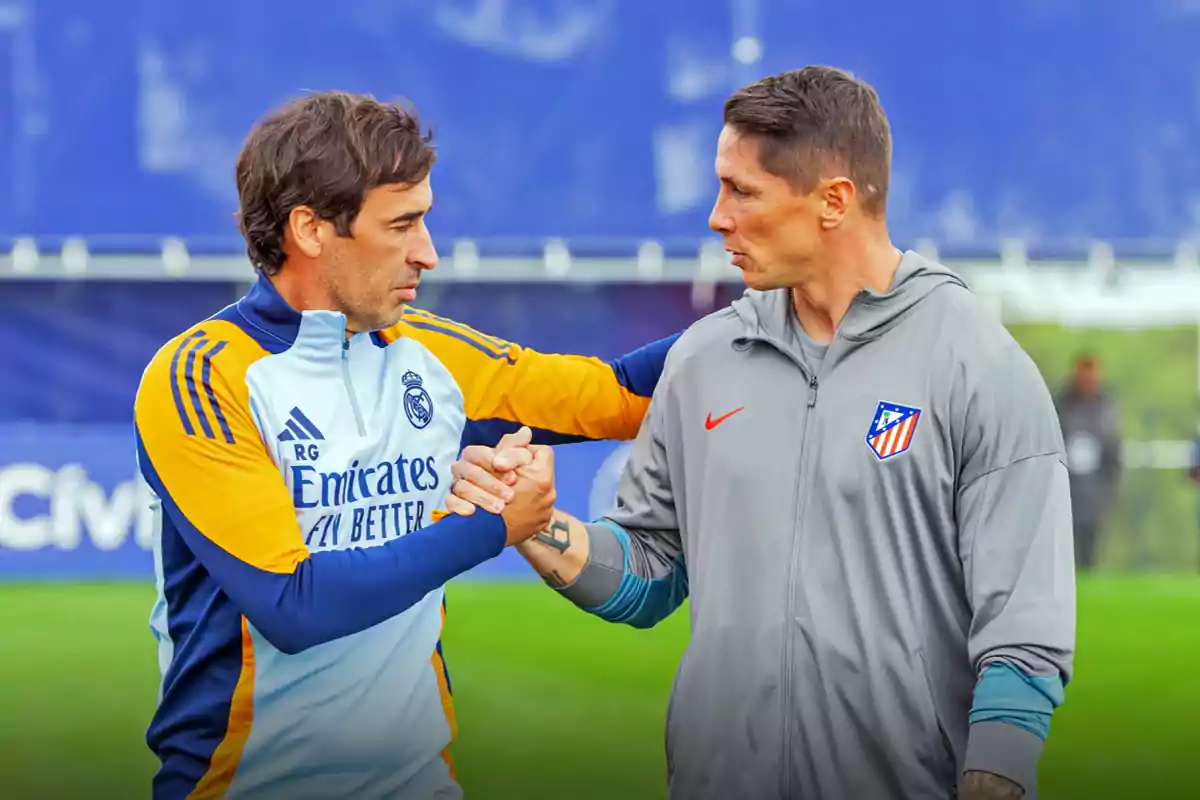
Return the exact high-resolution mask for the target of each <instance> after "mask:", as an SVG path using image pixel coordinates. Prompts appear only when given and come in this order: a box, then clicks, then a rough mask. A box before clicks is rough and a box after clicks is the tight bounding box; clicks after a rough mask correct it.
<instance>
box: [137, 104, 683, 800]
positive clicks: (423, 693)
mask: <svg viewBox="0 0 1200 800" xmlns="http://www.w3.org/2000/svg"><path fill="white" fill-rule="evenodd" d="M433 163H434V152H433V149H432V147H431V145H430V141H429V137H428V135H427V134H424V133H422V131H421V128H420V125H419V122H418V119H417V117H416V115H415V114H413V113H412V112H411V111H410V110H408V109H406V108H403V107H401V106H398V105H394V104H386V103H380V102H377V101H375V100H374V99H372V98H370V97H364V96H360V95H350V94H346V93H341V92H322V93H317V94H313V95H309V96H307V97H304V98H302V99H300V100H297V101H295V102H293V103H290V104H288V105H286V106H285V107H283V108H282V109H280V110H278V111H276V112H274V113H272V114H271V115H270V116H268V117H267V118H266V119H264V120H263V121H262V122H261V123H260V124H259V125H258V126H256V128H255V129H254V131H253V132H252V133H251V134H250V136H249V138H248V140H247V141H246V143H245V147H244V149H243V151H242V153H241V155H240V157H239V158H238V161H237V185H238V194H239V197H240V201H241V203H240V205H241V207H240V213H239V219H240V223H241V228H242V233H243V235H244V237H245V240H246V249H247V252H248V254H249V257H250V261H251V262H252V263H253V264H254V266H255V268H256V269H257V270H258V272H259V278H258V281H257V283H256V284H255V285H254V286H253V288H252V289H251V290H250V291H249V293H248V294H247V295H246V296H245V297H243V298H242V299H240V300H239V301H238V302H236V303H234V304H233V305H230V306H229V307H228V308H225V309H224V310H222V311H220V312H219V313H217V314H216V315H214V316H213V317H212V318H211V319H208V320H205V321H203V322H201V323H199V324H197V325H194V326H192V327H191V328H190V329H188V330H186V331H184V332H183V333H181V334H179V335H178V336H176V337H175V338H174V339H172V340H171V341H170V342H168V343H167V344H166V345H165V346H164V347H163V348H162V349H161V350H160V351H159V352H158V354H157V355H156V356H155V357H154V359H153V360H152V361H151V363H150V365H149V366H148V367H147V369H146V371H145V374H144V376H143V379H142V382H141V385H140V387H139V390H138V395H137V400H136V406H135V421H136V429H137V444H138V451H137V456H138V464H139V467H140V470H141V474H142V475H143V476H144V478H145V479H146V481H147V483H148V484H149V486H150V488H151V490H152V491H153V494H154V506H155V519H156V520H157V530H156V535H155V541H154V555H155V564H156V573H157V577H158V601H157V603H156V604H155V607H154V610H153V612H152V615H151V627H152V629H153V631H154V633H155V636H156V638H157V639H158V642H159V664H160V667H161V670H162V684H161V689H160V698H159V704H158V709H157V711H156V713H155V715H154V718H153V720H152V722H151V724H150V726H149V730H148V731H147V741H148V743H149V745H150V747H151V749H152V750H153V751H154V753H155V754H156V755H157V756H158V758H159V760H160V762H161V767H160V769H159V771H158V773H157V775H156V776H155V779H154V787H153V794H154V797H155V798H172V800H174V798H182V797H216V796H224V797H230V798H235V797H237V798H242V797H248V798H272V800H273V799H274V798H285V797H286V798H289V799H290V800H297V799H299V798H313V799H314V800H317V799H318V798H319V799H320V800H327V799H328V798H340V797H355V798H363V800H374V799H375V798H385V797H386V798H389V800H400V799H401V798H414V799H416V798H420V800H426V799H427V798H433V797H439V798H441V797H457V796H459V795H460V794H461V792H460V789H459V787H458V784H457V782H456V780H455V776H454V765H453V761H452V760H451V758H450V756H449V753H448V751H447V748H448V747H449V745H450V743H451V741H452V740H453V739H454V735H455V731H456V723H455V718H454V710H453V704H452V701H451V695H450V679H449V674H448V672H447V671H446V666H445V662H444V660H443V657H442V646H441V631H442V622H443V619H444V614H445V607H444V604H443V594H442V587H443V584H445V582H446V581H447V580H449V579H450V578H452V577H454V576H456V575H458V574H461V573H463V572H465V571H467V570H469V569H471V568H472V567H474V566H476V565H478V564H480V563H481V562H483V561H486V560H488V559H490V558H492V557H493V556H496V555H497V554H499V553H500V551H501V550H502V549H503V548H504V547H505V546H506V545H512V544H515V543H516V542H518V541H521V540H523V539H525V538H527V537H529V536H530V535H532V534H533V533H535V532H536V531H539V530H542V529H544V528H545V527H546V526H547V525H548V523H549V519H550V516H549V515H550V512H551V510H552V508H553V504H554V497H555V492H554V481H553V472H552V469H551V467H552V463H553V457H552V452H551V451H550V449H549V447H548V446H547V445H550V444H555V443H561V442H569V441H579V440H584V439H607V438H612V439H631V438H633V437H634V436H635V435H636V433H637V430H638V427H639V425H640V424H641V421H642V418H643V415H644V413H645V411H646V408H647V407H648V405H649V396H650V394H651V393H652V391H653V389H654V385H655V383H656V381H657V380H658V375H659V372H660V371H661V368H662V363H663V358H664V356H665V353H666V350H667V348H668V347H669V345H670V342H671V340H670V339H667V340H663V341H662V342H659V343H655V344H653V345H647V346H646V347H645V348H642V349H641V350H639V351H635V352H634V353H631V354H629V355H628V356H625V357H623V358H621V359H618V360H616V361H615V362H612V363H605V362H602V361H600V360H598V359H594V358H585V357H581V356H565V355H564V356H556V355H543V354H541V353H537V352H534V351H532V350H528V349H525V348H522V347H520V346H518V345H516V344H513V343H510V342H505V341H502V340H500V339H496V338H494V337H491V336H487V335H484V334H482V333H479V332H478V331H475V330H473V329H471V328H469V327H467V326H465V325H460V324H459V323H456V322H452V321H450V320H447V319H443V318H440V317H437V316H434V315H432V314H429V313H426V312H423V311H419V310H417V309H415V308H412V307H411V306H409V305H408V304H409V303H411V302H413V300H414V299H415V298H416V293H417V287H418V284H419V283H420V280H421V276H422V274H423V273H425V272H426V271H428V270H431V269H434V267H436V265H437V252H436V250H435V249H434V246H433V241H432V238H431V236H430V232H429V228H428V227H427V225H426V219H427V215H428V213H429V211H430V208H431V206H432V202H433V193H432V189H431V188H430V170H431V168H432V166H433ZM520 424H524V425H528V426H531V427H532V428H534V429H536V431H537V433H536V441H535V442H534V444H535V447H536V452H537V457H536V460H535V463H533V464H531V465H530V466H531V470H532V471H531V472H529V473H527V474H526V475H525V476H524V477H523V478H522V479H521V480H520V481H517V482H515V483H514V484H513V485H511V486H506V487H505V491H504V497H503V498H502V499H503V500H504V501H505V503H500V502H497V504H495V505H494V506H492V507H488V508H485V509H483V510H482V511H481V512H480V513H478V514H476V515H473V516H470V517H463V516H451V517H446V518H440V519H439V518H437V517H436V516H435V513H434V512H435V510H436V509H440V508H442V507H443V505H444V500H445V497H446V492H447V490H448V489H449V486H450V480H451V476H450V472H449V469H450V464H451V462H452V461H453V460H454V459H455V457H456V456H457V455H458V453H459V450H460V448H461V447H462V446H463V445H470V444H471V443H473V442H478V443H491V444H494V443H495V442H496V440H497V439H499V437H500V436H501V434H503V433H504V432H505V431H511V430H515V429H516V428H517V426H518V425H520Z"/></svg>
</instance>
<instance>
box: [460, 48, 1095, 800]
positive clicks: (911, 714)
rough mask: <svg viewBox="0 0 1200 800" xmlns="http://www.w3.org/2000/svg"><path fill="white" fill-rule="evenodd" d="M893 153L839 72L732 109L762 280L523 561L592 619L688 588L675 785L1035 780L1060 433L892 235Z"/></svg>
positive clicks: (811, 73)
mask: <svg viewBox="0 0 1200 800" xmlns="http://www.w3.org/2000/svg"><path fill="white" fill-rule="evenodd" d="M890 156H891V139H890V133H889V128H888V123H887V119H886V117H885V115H884V113H883V110H882V109H881V108H880V105H879V101H878V97H877V96H876V94H875V92H874V90H873V89H872V88H871V87H870V86H868V85H866V84H864V83H863V82H861V81H859V80H857V79H855V78H853V77H851V76H849V75H847V74H846V73H844V72H841V71H839V70H834V69H829V68H824V67H809V68H805V69H802V70H798V71H792V72H786V73H783V74H781V75H778V76H775V77H771V78H767V79H764V80H762V81H760V82H758V83H755V84H752V85H750V86H748V87H746V88H744V89H742V90H740V91H739V92H737V93H736V94H735V95H734V96H733V97H732V98H730V100H729V101H728V102H727V104H726V107H725V128H724V131H723V132H722V134H721V137H720V140H719V142H718V146H717V159H716V169H717V176H718V178H719V179H720V191H719V194H718V197H717V200H716V205H715V207H714V209H713V212H712V215H711V219H710V224H711V226H712V227H713V229H714V230H716V231H717V232H719V233H720V234H721V235H722V236H723V237H724V240H725V244H726V248H727V249H728V250H729V251H730V252H731V253H733V256H734V258H733V260H734V263H735V264H736V265H737V266H738V267H739V268H740V269H741V270H742V273H743V275H744V278H745V281H746V283H747V285H748V287H749V290H748V291H747V292H746V294H745V296H744V297H743V298H741V299H740V300H738V301H737V302H735V303H734V304H733V305H732V307H730V308H727V309H723V310H721V311H718V312H716V313H714V314H712V315H710V316H708V317H706V318H704V319H703V320H701V321H699V322H698V323H696V324H695V325H694V326H692V327H691V328H690V329H689V330H688V331H687V332H686V333H685V334H684V335H683V336H682V337H681V338H680V339H679V341H678V342H677V343H676V344H675V345H674V347H673V348H672V350H671V352H670V354H669V355H668V358H667V363H666V367H665V369H664V372H663V374H662V377H661V378H660V380H659V382H658V385H657V389H656V391H655V393H654V399H653V401H652V403H651V406H650V409H649V412H648V414H647V418H646V421H645V422H644V424H643V428H642V430H641V434H640V436H639V437H638V439H637V441H636V443H635V446H634V450H633V452H632V454H631V456H630V460H629V462H628V465H627V467H626V469H625V472H624V474H623V476H622V480H621V484H620V488H619V499H618V503H617V507H616V509H615V510H614V511H613V512H612V513H611V514H610V515H609V516H608V517H607V518H604V519H601V520H597V521H595V522H592V523H584V522H580V521H579V520H576V519H573V518H572V517H570V516H569V515H567V514H564V513H561V512H556V515H555V519H554V523H553V524H552V526H551V528H550V529H549V530H547V531H546V532H545V533H543V534H540V535H538V536H536V537H535V538H534V539H532V540H530V542H529V543H528V544H527V545H526V546H525V547H523V548H522V552H523V554H524V555H525V557H526V558H527V559H528V560H529V561H530V562H531V563H532V564H533V566H534V567H535V568H536V569H537V571H538V572H539V574H541V575H542V576H543V577H544V578H545V579H546V581H547V582H548V583H549V584H550V585H551V586H553V587H554V588H555V589H556V590H557V591H558V592H560V593H561V594H562V595H563V596H564V597H566V598H567V599H568V600H570V601H571V602H573V603H575V604H576V605H578V606H579V607H580V608H582V609H584V610H585V611H588V612H590V613H592V614H595V615H597V616H599V617H601V618H603V619H606V620H610V621H613V622H619V623H625V624H629V625H633V626H637V627H649V626H652V625H654V624H655V623H657V622H658V621H659V620H661V619H663V618H664V617H666V616H667V615H668V614H670V613H672V612H673V611H674V610H675V609H676V608H678V607H679V605H680V604H681V603H682V602H683V600H684V599H685V597H688V596H690V598H691V603H690V615H691V641H690V644H689V646H688V648H687V652H686V654H685V655H684V658H683V661H682V663H681V664H680V666H679V670H678V673H677V675H676V681H675V685H674V689H673V691H672V695H671V701H670V704H669V707H668V713H667V731H666V747H667V767H668V780H669V785H670V794H671V797H672V798H686V799H687V800H693V798H699V799H701V800H708V799H709V798H711V799H712V800H718V798H720V799H722V800H723V799H724V798H754V799H757V798H787V799H788V800H790V799H791V798H804V799H805V800H842V799H843V798H855V799H856V800H857V799H858V798H862V799H863V800H884V799H885V798H886V799H889V800H890V799H892V798H904V799H905V800H948V799H949V798H954V797H960V798H970V799H971V800H982V798H1015V797H1033V796H1034V795H1035V794H1036V787H1037V780H1036V771H1037V764H1038V760H1039V756H1040V753H1041V750H1042V747H1043V742H1044V740H1045V738H1046V736H1047V733H1048V729H1049V723H1050V717H1051V714H1052V713H1053V711H1054V709H1055V708H1056V707H1057V706H1058V705H1059V704H1060V703H1061V702H1062V699H1063V687H1064V685H1065V684H1066V683H1067V682H1068V681H1069V679H1070V677H1071V670H1072V658H1073V651H1074V636H1075V586H1074V562H1073V553H1072V537H1071V505H1070V494H1069V487H1068V475H1067V469H1066V466H1065V453H1064V447H1063V441H1062V436H1061V433H1060V430H1059V426H1058V422H1057V419H1056V416H1055V410H1054V405H1053V403H1052V401H1051V398H1050V394H1049V392H1048V390H1047V388H1046V385H1045V383H1044V381H1043V380H1042V377H1041V376H1040V374H1039V373H1038V371H1037V369H1036V368H1035V366H1034V364H1033V363H1032V361H1031V360H1030V359H1029V358H1028V357H1027V355H1026V354H1025V353H1024V352H1023V351H1022V350H1021V348H1020V347H1019V346H1018V345H1017V344H1016V343H1015V341H1014V340H1013V339H1012V338H1011V337H1010V336H1009V335H1008V333H1007V332H1006V331H1005V329H1004V328H1003V327H1002V326H1001V325H1000V324H999V322H998V321H997V320H996V319H994V318H993V316H992V315H991V314H990V313H989V312H988V311H987V310H986V309H985V307H984V306H983V305H982V304H981V303H980V302H979V301H978V300H977V299H976V297H975V296H974V295H973V294H972V293H971V292H970V291H969V290H968V289H967V287H966V286H965V285H964V284H963V282H962V281H961V280H959V278H957V277H956V276H955V275H954V274H953V273H951V272H949V271H948V270H946V269H944V268H942V267H940V266H939V265H937V264H935V263H932V262H930V261H928V260H926V259H924V258H922V257H921V256H919V255H917V254H915V253H900V252H899V251H897V250H896V248H895V247H894V246H893V245H892V243H891V240H890V238H889V235H888V232H887V225H886V218H885V213H884V209H885V204H886V196H887V188H888V172H889V168H890V163H889V162H890ZM525 436H526V438H527V432H525ZM524 441H525V439H510V440H509V441H508V442H506V443H502V445H501V447H499V448H497V450H495V451H492V450H471V451H468V452H465V453H464V457H463V460H461V461H460V462H459V463H458V464H456V465H455V467H454V470H453V473H454V476H455V478H456V479H457V480H456V481H455V483H454V486H453V496H454V498H455V499H453V500H451V501H448V502H449V503H450V505H449V507H450V510H452V511H455V512H456V513H471V508H472V506H471V503H472V502H474V503H478V504H481V505H482V504H484V503H492V502H494V501H495V499H497V498H502V495H503V493H504V490H503V485H502V484H503V483H504V481H506V480H511V479H512V473H511V472H509V471H510V470H513V469H514V468H516V469H518V470H519V469H520V468H521V467H520V465H521V464H523V463H524V462H525V460H527V459H523V458H522V456H521V454H522V452H523V451H521V450H520V449H519V448H516V447H509V445H521V444H523V443H524ZM497 476H499V477H497ZM463 501H470V502H463Z"/></svg>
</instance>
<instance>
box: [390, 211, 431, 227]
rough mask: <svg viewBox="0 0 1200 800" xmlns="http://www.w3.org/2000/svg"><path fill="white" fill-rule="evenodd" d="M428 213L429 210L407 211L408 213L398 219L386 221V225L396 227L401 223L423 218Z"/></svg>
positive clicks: (393, 218)
mask: <svg viewBox="0 0 1200 800" xmlns="http://www.w3.org/2000/svg"><path fill="white" fill-rule="evenodd" d="M428 211H429V209H425V210H424V211H409V212H408V213H406V214H401V215H400V216H398V217H392V219H390V220H389V221H388V225H396V224H398V223H401V222H413V221H415V220H418V219H420V218H421V217H423V216H425V214H426V213H428Z"/></svg>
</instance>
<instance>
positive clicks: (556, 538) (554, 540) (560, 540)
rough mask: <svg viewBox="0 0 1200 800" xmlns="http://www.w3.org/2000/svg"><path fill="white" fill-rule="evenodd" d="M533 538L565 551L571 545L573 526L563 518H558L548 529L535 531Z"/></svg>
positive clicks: (561, 551) (559, 550)
mask: <svg viewBox="0 0 1200 800" xmlns="http://www.w3.org/2000/svg"><path fill="white" fill-rule="evenodd" d="M533 538H534V539H536V540H537V541H539V542H541V543H542V544H544V545H546V546H547V547H553V548H554V549H555V550H557V551H558V552H560V553H565V552H567V550H568V549H569V548H570V547H571V526H570V525H568V524H567V523H566V522H564V521H563V520H561V519H556V520H554V522H552V523H551V524H550V527H549V528H548V529H546V530H544V531H542V532H541V533H535V534H534V535H533Z"/></svg>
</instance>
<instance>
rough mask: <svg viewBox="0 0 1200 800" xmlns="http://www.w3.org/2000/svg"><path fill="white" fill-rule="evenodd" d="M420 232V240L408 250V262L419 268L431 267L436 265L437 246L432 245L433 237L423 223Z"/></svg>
mask: <svg viewBox="0 0 1200 800" xmlns="http://www.w3.org/2000/svg"><path fill="white" fill-rule="evenodd" d="M420 234H421V238H420V241H419V242H417V243H415V245H414V246H413V248H412V249H411V250H410V251H409V252H408V263H409V264H411V265H412V266H414V267H418V268H420V269H433V268H434V267H436V266H437V265H438V254H437V248H436V247H434V245H433V237H432V236H431V235H430V234H429V229H428V228H426V227H425V225H424V223H422V225H421V230H420Z"/></svg>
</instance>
